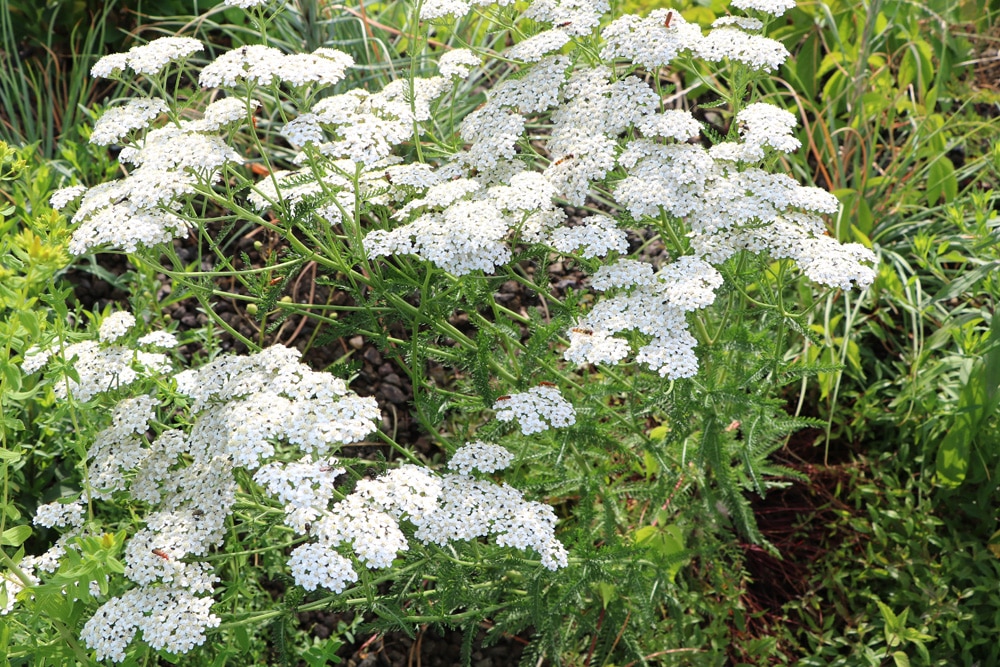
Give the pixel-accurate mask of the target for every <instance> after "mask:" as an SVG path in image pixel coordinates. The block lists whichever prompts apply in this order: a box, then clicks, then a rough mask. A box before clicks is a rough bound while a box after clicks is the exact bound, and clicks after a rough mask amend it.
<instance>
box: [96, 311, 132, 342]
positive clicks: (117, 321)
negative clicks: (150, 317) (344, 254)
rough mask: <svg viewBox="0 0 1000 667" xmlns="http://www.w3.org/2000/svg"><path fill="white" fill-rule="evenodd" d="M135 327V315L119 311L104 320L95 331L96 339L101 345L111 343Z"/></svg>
mask: <svg viewBox="0 0 1000 667" xmlns="http://www.w3.org/2000/svg"><path fill="white" fill-rule="evenodd" d="M134 326H135V315H133V314H132V313H130V312H128V311H126V310H121V311H118V312H117V313H112V314H110V315H108V316H107V317H106V318H104V321H103V322H101V326H100V327H98V329H97V338H98V340H100V341H101V342H102V343H113V342H115V341H116V340H118V339H119V338H121V337H122V336H124V335H126V334H127V333H128V332H129V331H131V330H132V327H134Z"/></svg>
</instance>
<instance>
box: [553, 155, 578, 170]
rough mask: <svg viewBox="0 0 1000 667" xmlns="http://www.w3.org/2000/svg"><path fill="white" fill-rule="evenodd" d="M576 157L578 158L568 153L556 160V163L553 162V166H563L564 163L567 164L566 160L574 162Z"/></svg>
mask: <svg viewBox="0 0 1000 667" xmlns="http://www.w3.org/2000/svg"><path fill="white" fill-rule="evenodd" d="M574 157H576V156H575V155H573V154H572V153H567V154H566V155H564V156H562V157H561V158H559V159H558V160H556V161H555V162H553V163H552V166H553V167H556V166H558V165H560V164H562V163H563V162H565V161H566V160H572V159H573V158H574Z"/></svg>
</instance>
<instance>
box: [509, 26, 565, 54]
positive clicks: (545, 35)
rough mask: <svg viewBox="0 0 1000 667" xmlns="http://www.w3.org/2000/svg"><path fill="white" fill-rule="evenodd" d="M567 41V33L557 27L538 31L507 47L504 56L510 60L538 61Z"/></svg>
mask: <svg viewBox="0 0 1000 667" xmlns="http://www.w3.org/2000/svg"><path fill="white" fill-rule="evenodd" d="M568 43H569V35H567V34H566V33H565V32H564V31H562V30H559V29H558V28H553V29H552V30H546V31H545V32H540V33H538V34H537V35H535V36H533V37H529V38H528V39H526V40H524V41H522V42H518V43H517V44H515V45H514V46H512V47H510V48H509V49H507V53H506V56H507V57H508V58H510V59H511V60H521V61H524V62H538V61H539V60H541V59H542V58H544V57H545V56H547V55H549V54H550V53H552V52H554V51H558V50H559V49H561V48H562V47H564V46H566V44H568Z"/></svg>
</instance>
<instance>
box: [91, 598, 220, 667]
mask: <svg viewBox="0 0 1000 667" xmlns="http://www.w3.org/2000/svg"><path fill="white" fill-rule="evenodd" d="M213 602H214V601H213V600H212V598H205V597H198V596H196V595H193V594H192V593H190V592H189V591H187V590H186V589H184V588H178V587H167V586H164V587H158V588H151V587H142V588H133V589H132V590H130V591H128V592H127V593H125V594H123V595H121V596H119V597H115V598H112V599H110V600H108V601H107V602H105V603H104V604H103V605H101V606H100V607H99V608H98V610H97V611H96V612H95V613H94V615H93V616H91V618H90V620H88V621H87V622H86V623H85V624H84V626H83V632H81V633H80V638H81V639H83V641H84V642H85V643H86V644H87V646H89V647H90V648H92V649H94V650H95V652H96V654H97V659H98V660H105V659H110V660H112V661H114V662H124V660H125V649H126V648H128V645H129V643H130V642H131V641H132V639H133V638H134V637H135V633H136V631H137V630H141V631H142V638H143V640H144V641H145V642H146V643H147V644H149V646H150V647H152V648H153V649H156V650H161V649H165V650H167V651H170V652H171V653H187V652H188V651H190V650H191V649H192V648H194V647H195V646H199V645H201V644H203V643H204V642H205V630H206V629H208V628H217V627H219V623H220V622H221V619H220V618H219V617H218V616H216V615H215V614H213V613H212V612H211V607H212V603H213Z"/></svg>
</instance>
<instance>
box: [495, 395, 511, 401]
mask: <svg viewBox="0 0 1000 667" xmlns="http://www.w3.org/2000/svg"><path fill="white" fill-rule="evenodd" d="M509 400H510V396H507V395H503V396H497V402H499V401H509Z"/></svg>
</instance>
